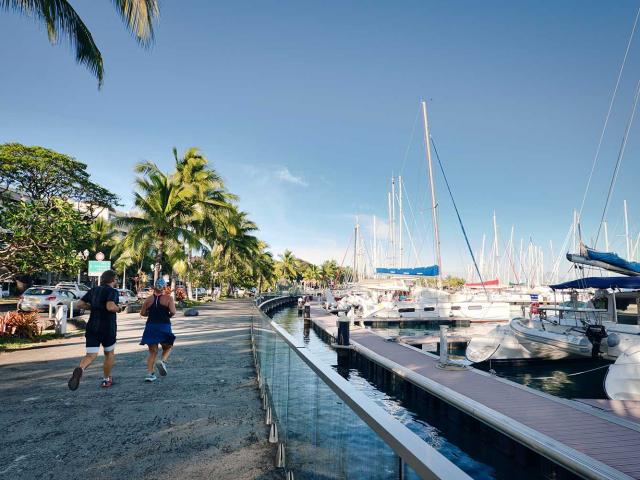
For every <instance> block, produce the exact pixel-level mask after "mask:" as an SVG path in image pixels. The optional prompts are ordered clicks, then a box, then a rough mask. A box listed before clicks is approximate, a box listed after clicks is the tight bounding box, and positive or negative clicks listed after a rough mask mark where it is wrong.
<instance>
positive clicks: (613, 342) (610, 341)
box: [607, 333, 620, 348]
mask: <svg viewBox="0 0 640 480" xmlns="http://www.w3.org/2000/svg"><path fill="white" fill-rule="evenodd" d="M607 345H608V346H609V348H614V347H617V346H618V345H620V337H619V336H618V334H617V333H610V334H609V336H608V337H607Z"/></svg>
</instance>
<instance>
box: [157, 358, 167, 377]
mask: <svg viewBox="0 0 640 480" xmlns="http://www.w3.org/2000/svg"><path fill="white" fill-rule="evenodd" d="M156 368H157V369H158V373H159V374H160V376H162V377H164V376H166V375H167V365H166V364H165V363H164V362H163V361H162V360H158V361H157V362H156Z"/></svg>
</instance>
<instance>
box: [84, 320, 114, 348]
mask: <svg viewBox="0 0 640 480" xmlns="http://www.w3.org/2000/svg"><path fill="white" fill-rule="evenodd" d="M100 327H103V326H102V325H100ZM100 327H99V328H92V325H91V324H89V325H87V331H86V332H85V334H84V337H85V338H86V340H87V342H86V345H87V353H99V352H100V346H101V345H102V348H103V350H104V351H105V352H112V351H113V350H114V349H115V348H116V326H115V325H105V326H104V327H103V328H100Z"/></svg>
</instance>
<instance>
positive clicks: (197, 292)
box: [193, 287, 207, 298]
mask: <svg viewBox="0 0 640 480" xmlns="http://www.w3.org/2000/svg"><path fill="white" fill-rule="evenodd" d="M206 294H207V289H206V288H202V287H198V288H194V289H193V295H194V296H195V297H198V298H202V297H204V296H205V295H206Z"/></svg>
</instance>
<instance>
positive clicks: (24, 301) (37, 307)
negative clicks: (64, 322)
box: [18, 286, 79, 312]
mask: <svg viewBox="0 0 640 480" xmlns="http://www.w3.org/2000/svg"><path fill="white" fill-rule="evenodd" d="M78 299H79V297H78V296H77V295H76V294H75V293H74V292H72V291H71V290H66V289H64V288H58V287H50V286H43V287H31V288H28V289H27V290H26V291H25V292H24V293H23V294H22V296H21V297H20V300H18V310H21V311H23V312H47V311H49V306H50V305H53V306H54V307H55V306H57V305H66V306H67V307H70V306H71V302H77V301H78Z"/></svg>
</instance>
